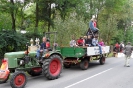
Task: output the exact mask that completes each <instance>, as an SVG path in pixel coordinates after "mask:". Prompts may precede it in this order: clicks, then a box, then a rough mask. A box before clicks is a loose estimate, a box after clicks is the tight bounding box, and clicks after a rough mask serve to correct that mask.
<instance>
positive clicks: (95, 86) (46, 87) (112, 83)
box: [0, 57, 133, 88]
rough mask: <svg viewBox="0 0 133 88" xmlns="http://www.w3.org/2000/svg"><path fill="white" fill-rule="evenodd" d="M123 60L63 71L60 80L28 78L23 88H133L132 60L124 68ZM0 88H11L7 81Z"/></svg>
mask: <svg viewBox="0 0 133 88" xmlns="http://www.w3.org/2000/svg"><path fill="white" fill-rule="evenodd" d="M124 62H125V60H124V58H115V57H111V58H107V59H106V63H105V64H104V65H99V63H98V62H93V63H90V67H89V69H88V70H81V69H80V68H79V66H75V67H71V68H69V69H65V68H64V69H63V72H62V74H61V76H60V78H58V79H56V80H47V79H46V78H45V77H44V76H42V75H41V76H38V77H30V76H28V82H27V84H26V86H25V88H133V59H131V60H130V66H131V67H124ZM0 88H11V87H10V83H9V80H8V81H7V83H4V84H0Z"/></svg>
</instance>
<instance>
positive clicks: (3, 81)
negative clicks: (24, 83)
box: [0, 74, 10, 84]
mask: <svg viewBox="0 0 133 88" xmlns="http://www.w3.org/2000/svg"><path fill="white" fill-rule="evenodd" d="M9 76H10V74H9V75H8V76H7V78H6V79H4V80H0V84H2V83H5V82H6V81H7V80H8V79H9Z"/></svg>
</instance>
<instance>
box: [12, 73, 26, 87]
mask: <svg viewBox="0 0 133 88" xmlns="http://www.w3.org/2000/svg"><path fill="white" fill-rule="evenodd" d="M26 83H27V77H26V74H25V73H24V72H22V71H21V72H20V71H18V72H15V73H14V74H13V75H12V77H11V80H10V85H11V87H12V88H24V86H25V85H26Z"/></svg>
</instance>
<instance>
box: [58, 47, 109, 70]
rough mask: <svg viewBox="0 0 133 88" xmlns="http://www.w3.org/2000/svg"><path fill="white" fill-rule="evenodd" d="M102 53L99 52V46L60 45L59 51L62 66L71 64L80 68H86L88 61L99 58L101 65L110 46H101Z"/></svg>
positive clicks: (68, 66)
mask: <svg viewBox="0 0 133 88" xmlns="http://www.w3.org/2000/svg"><path fill="white" fill-rule="evenodd" d="M101 48H102V54H100V52H99V47H98V46H96V47H87V46H82V47H60V48H59V51H60V53H61V55H62V56H63V57H64V61H63V64H64V67H65V68H70V67H71V66H72V65H77V64H79V65H80V68H81V69H83V70H86V69H87V68H88V67H89V62H90V61H93V60H99V63H100V64H101V65H103V64H104V63H105V60H106V57H107V55H108V53H109V51H110V46H102V47H101Z"/></svg>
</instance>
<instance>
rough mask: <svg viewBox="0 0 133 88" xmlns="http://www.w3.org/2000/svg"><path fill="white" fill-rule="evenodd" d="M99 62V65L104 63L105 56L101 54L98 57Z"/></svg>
mask: <svg viewBox="0 0 133 88" xmlns="http://www.w3.org/2000/svg"><path fill="white" fill-rule="evenodd" d="M99 63H100V64H101V65H103V64H105V56H102V57H101V58H100V60H99Z"/></svg>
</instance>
